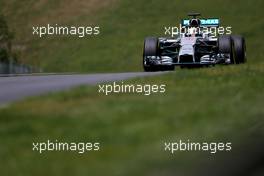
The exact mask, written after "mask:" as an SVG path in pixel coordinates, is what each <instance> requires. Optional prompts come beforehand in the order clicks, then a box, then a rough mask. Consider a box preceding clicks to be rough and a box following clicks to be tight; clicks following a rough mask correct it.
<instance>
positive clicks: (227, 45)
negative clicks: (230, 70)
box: [218, 35, 236, 64]
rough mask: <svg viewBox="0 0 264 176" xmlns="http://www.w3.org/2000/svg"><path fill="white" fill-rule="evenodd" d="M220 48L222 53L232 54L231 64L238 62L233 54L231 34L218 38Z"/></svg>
mask: <svg viewBox="0 0 264 176" xmlns="http://www.w3.org/2000/svg"><path fill="white" fill-rule="evenodd" d="M218 48H219V53H220V54H228V55H230V62H231V64H236V61H235V60H234V54H233V42H232V39H231V36H230V35H221V36H220V37H219V38H218Z"/></svg>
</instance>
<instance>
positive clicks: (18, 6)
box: [1, 0, 264, 72]
mask: <svg viewBox="0 0 264 176" xmlns="http://www.w3.org/2000/svg"><path fill="white" fill-rule="evenodd" d="M262 6H263V2H262V1H261V0H256V1H254V5H252V2H251V1H250V0H243V1H240V3H238V2H236V1H229V0H224V1H222V0H221V1H220V0H216V1H214V3H212V2H211V1H209V0H200V1H196V2H193V1H186V0H178V1H173V2H172V1H169V0H165V1H161V0H151V1H149V0H142V1H128V0H122V1H121V0H111V1H106V0H103V1H100V3H98V2H97V1H96V0H89V1H78V0H75V1H62V0H57V1H51V0H50V1H49V0H39V1H33V0H29V1H27V2H22V1H17V0H12V1H4V2H2V3H1V8H2V11H3V13H4V14H5V15H6V16H7V19H8V21H9V24H10V26H11V29H12V30H13V31H14V32H15V33H16V36H17V39H16V43H17V45H18V46H19V47H18V48H19V49H20V50H21V52H20V53H21V61H22V62H25V63H29V64H33V65H35V66H38V67H41V68H43V70H44V71H48V72H50V71H51V72H65V71H70V72H79V71H81V72H109V71H113V72H114V71H139V70H141V56H142V45H143V44H142V43H143V40H144V38H145V37H146V36H163V33H164V26H178V24H179V22H180V19H182V18H184V17H185V16H186V14H187V13H188V12H190V11H197V12H201V13H202V14H203V16H204V17H219V18H221V21H222V22H223V25H224V26H232V29H233V32H234V33H236V34H241V35H244V36H245V37H246V40H247V44H248V57H249V58H250V59H249V60H250V62H257V61H261V60H262V59H261V58H262V57H263V52H262V51H263V44H262V39H261V38H260V37H258V36H259V35H261V32H262V27H263V24H264V20H263V18H261V17H262V14H261V10H258V9H259V8H260V7H262ZM29 7H30V8H29ZM47 23H50V24H61V25H77V26H78V25H87V26H89V25H93V24H94V25H99V26H100V27H101V35H100V36H98V37H87V38H83V39H79V38H76V37H48V38H42V39H39V38H37V37H33V36H32V26H36V25H41V24H42V25H45V24H47Z"/></svg>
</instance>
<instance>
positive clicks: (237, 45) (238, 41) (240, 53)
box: [232, 35, 247, 63]
mask: <svg viewBox="0 0 264 176" xmlns="http://www.w3.org/2000/svg"><path fill="white" fill-rule="evenodd" d="M232 40H233V44H234V58H235V60H236V62H237V63H246V62H247V58H246V42H245V39H244V38H243V37H241V36H239V35H232Z"/></svg>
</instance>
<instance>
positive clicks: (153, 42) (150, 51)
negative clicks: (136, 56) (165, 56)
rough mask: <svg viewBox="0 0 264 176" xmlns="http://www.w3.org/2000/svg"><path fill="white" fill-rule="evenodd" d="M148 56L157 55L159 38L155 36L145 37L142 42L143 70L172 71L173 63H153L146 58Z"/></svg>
mask: <svg viewBox="0 0 264 176" xmlns="http://www.w3.org/2000/svg"><path fill="white" fill-rule="evenodd" d="M148 56H156V57H158V56H159V39H158V38H156V37H147V38H146V39H145V42H144V52H143V68H144V71H145V72H154V71H173V70H174V69H175V67H174V66H173V65H153V64H152V63H150V62H149V61H148V59H147V57H148Z"/></svg>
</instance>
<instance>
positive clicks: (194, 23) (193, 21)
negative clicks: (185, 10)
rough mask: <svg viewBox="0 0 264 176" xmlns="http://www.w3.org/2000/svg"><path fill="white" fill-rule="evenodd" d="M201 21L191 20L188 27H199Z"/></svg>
mask: <svg viewBox="0 0 264 176" xmlns="http://www.w3.org/2000/svg"><path fill="white" fill-rule="evenodd" d="M200 25H201V21H200V20H199V19H191V20H190V27H195V28H197V27H200Z"/></svg>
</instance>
